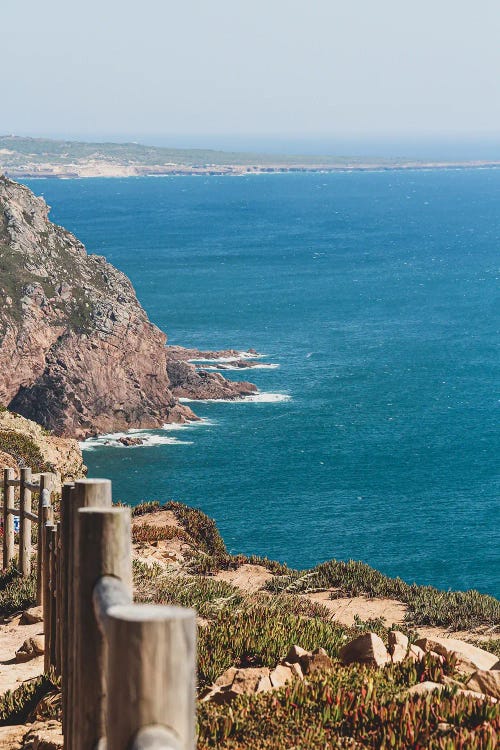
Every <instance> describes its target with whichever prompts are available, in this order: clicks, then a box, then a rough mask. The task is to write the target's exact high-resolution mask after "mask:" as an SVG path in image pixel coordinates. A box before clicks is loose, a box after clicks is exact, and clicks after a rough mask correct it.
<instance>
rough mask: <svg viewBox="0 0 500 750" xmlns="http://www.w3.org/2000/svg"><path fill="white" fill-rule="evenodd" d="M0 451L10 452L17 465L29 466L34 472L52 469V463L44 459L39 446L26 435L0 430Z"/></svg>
mask: <svg viewBox="0 0 500 750" xmlns="http://www.w3.org/2000/svg"><path fill="white" fill-rule="evenodd" d="M0 451H3V452H4V453H8V454H10V455H11V456H12V457H13V458H14V459H15V461H16V462H17V463H18V465H19V466H30V467H31V468H32V469H33V472H34V473H38V472H40V471H53V470H54V467H53V466H52V464H50V463H47V462H46V461H44V458H43V456H42V454H41V453H40V449H39V447H38V446H37V445H36V443H35V442H33V440H31V438H30V437H29V436H28V435H22V434H20V433H18V432H13V431H11V430H0Z"/></svg>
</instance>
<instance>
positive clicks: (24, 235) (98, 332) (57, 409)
mask: <svg viewBox="0 0 500 750" xmlns="http://www.w3.org/2000/svg"><path fill="white" fill-rule="evenodd" d="M165 343H166V336H165V334H164V333H162V331H160V330H159V329H158V328H156V326H154V325H153V324H152V323H151V322H150V321H149V320H148V317H147V315H146V313H145V311H144V310H143V308H142V307H141V305H140V304H139V302H138V300H137V297H136V296H135V292H134V290H133V288H132V285H131V284H130V281H129V280H128V279H127V277H126V276H125V275H124V274H123V273H121V272H120V271H118V270H117V269H116V268H114V267H113V266H112V265H110V264H109V263H107V262H106V260H105V259H104V258H102V257H99V256H96V255H88V254H87V253H86V251H85V248H84V246H83V245H82V243H81V242H79V240H77V239H76V237H74V236H73V235H72V234H70V233H69V232H67V231H66V230H65V229H63V228H61V227H59V226H56V225H55V224H52V223H51V222H50V221H49V219H48V207H47V205H46V204H45V202H44V201H43V200H42V199H41V198H37V197H35V196H34V195H33V193H32V192H31V191H30V190H28V188H26V187H24V186H22V185H19V184H17V183H15V182H12V181H11V180H9V179H7V178H5V177H1V176H0V404H2V405H4V406H9V408H10V409H11V410H13V411H15V412H18V413H20V414H22V415H23V416H25V417H28V418H30V419H34V420H35V421H36V422H38V423H39V424H41V425H43V426H44V427H46V428H48V429H51V430H54V432H55V433H56V434H57V435H71V436H75V437H84V436H87V435H90V434H94V433H97V432H109V431H113V430H122V429H127V428H129V427H145V428H146V427H158V426H161V425H162V424H163V423H165V422H182V421H185V420H186V419H190V418H192V417H193V416H194V415H193V414H192V412H191V411H190V409H189V408H188V407H186V406H182V405H180V404H179V402H178V401H177V399H176V398H175V397H174V396H173V395H172V393H171V390H170V387H169V380H168V375H167V362H166V350H165Z"/></svg>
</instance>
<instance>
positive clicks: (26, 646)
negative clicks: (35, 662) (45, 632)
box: [16, 636, 45, 662]
mask: <svg viewBox="0 0 500 750" xmlns="http://www.w3.org/2000/svg"><path fill="white" fill-rule="evenodd" d="M44 645H45V644H44V640H43V638H41V637H40V636H34V637H33V638H27V639H26V640H25V641H24V643H23V645H22V646H21V648H19V649H18V650H17V651H16V661H17V662H23V661H30V660H31V659H36V657H37V656H41V654H43V652H44Z"/></svg>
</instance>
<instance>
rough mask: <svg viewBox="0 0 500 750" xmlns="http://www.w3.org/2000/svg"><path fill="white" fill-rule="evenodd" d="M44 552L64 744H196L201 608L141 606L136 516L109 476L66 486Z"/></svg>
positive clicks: (124, 747) (140, 747) (49, 657)
mask: <svg viewBox="0 0 500 750" xmlns="http://www.w3.org/2000/svg"><path fill="white" fill-rule="evenodd" d="M9 476H10V475H9ZM10 481H12V480H11V479H9V482H10ZM14 481H16V480H14ZM11 486H15V485H11V484H10V483H9V484H8V485H7V487H9V488H10V487H11ZM19 486H21V484H20V485H19ZM24 486H25V488H26V474H25V476H24ZM42 492H43V490H42ZM9 502H10V501H9ZM4 505H7V502H6V503H4ZM40 505H42V507H44V506H43V504H42V503H40ZM28 512H30V511H28ZM31 520H33V519H31ZM40 553H42V554H40ZM38 557H39V558H40V557H42V568H41V570H42V601H43V614H44V633H45V669H46V671H50V670H51V669H54V671H55V673H56V674H57V675H59V676H60V677H61V684H62V715H63V716H62V718H63V734H64V747H65V749H66V750H96V749H97V750H104V748H106V750H160V749H162V750H194V747H195V663H196V654H195V651H196V617H195V612H194V611H193V610H190V609H184V608H180V607H165V606H157V605H148V604H134V603H133V596H132V544H131V513H130V509H128V508H123V507H112V499H111V482H110V481H109V480H106V479H83V480H79V481H77V482H75V483H74V484H64V485H63V488H62V497H61V506H60V518H59V520H58V521H57V522H55V521H54V518H53V516H52V514H51V512H48V513H46V519H45V521H44V522H42V525H41V528H40V534H39V549H38ZM4 561H5V558H4Z"/></svg>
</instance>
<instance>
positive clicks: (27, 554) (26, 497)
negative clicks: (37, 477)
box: [19, 467, 31, 576]
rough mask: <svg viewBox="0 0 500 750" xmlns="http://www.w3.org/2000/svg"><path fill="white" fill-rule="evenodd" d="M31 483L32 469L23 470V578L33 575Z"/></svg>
mask: <svg viewBox="0 0 500 750" xmlns="http://www.w3.org/2000/svg"><path fill="white" fill-rule="evenodd" d="M26 482H31V469H30V468H28V467H25V468H22V469H21V484H20V491H19V572H20V573H21V575H22V576H29V574H30V573H31V520H30V519H29V518H27V516H26V513H27V512H28V513H31V490H28V489H27V487H26Z"/></svg>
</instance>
